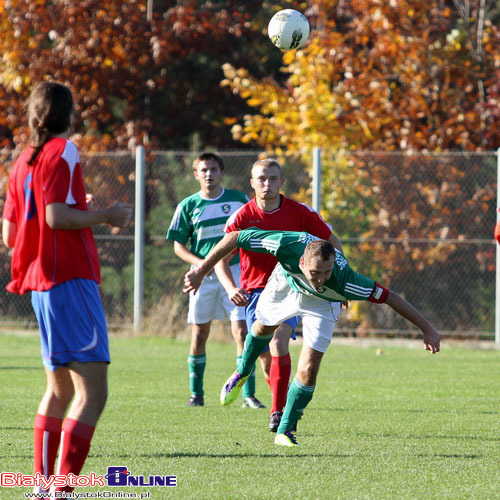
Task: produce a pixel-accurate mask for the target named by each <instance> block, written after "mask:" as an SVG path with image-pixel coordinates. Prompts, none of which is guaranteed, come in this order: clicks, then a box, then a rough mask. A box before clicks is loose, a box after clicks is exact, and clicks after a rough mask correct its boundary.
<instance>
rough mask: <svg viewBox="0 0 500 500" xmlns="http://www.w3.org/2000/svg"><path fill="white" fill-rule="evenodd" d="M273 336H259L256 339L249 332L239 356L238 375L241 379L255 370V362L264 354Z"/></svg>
mask: <svg viewBox="0 0 500 500" xmlns="http://www.w3.org/2000/svg"><path fill="white" fill-rule="evenodd" d="M272 338H273V334H272V333H271V334H270V335H260V336H258V337H256V336H255V335H254V333H253V332H252V330H250V331H249V332H248V334H247V337H246V339H245V349H243V353H242V354H241V362H240V364H239V366H238V373H239V374H240V375H242V376H243V377H246V376H247V375H250V374H251V373H252V371H254V370H255V361H257V358H258V357H259V356H260V355H261V354H262V353H263V352H264V349H265V348H266V347H267V345H268V344H269V342H270V341H271V339H272Z"/></svg>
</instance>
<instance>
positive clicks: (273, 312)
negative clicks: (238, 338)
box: [220, 269, 300, 405]
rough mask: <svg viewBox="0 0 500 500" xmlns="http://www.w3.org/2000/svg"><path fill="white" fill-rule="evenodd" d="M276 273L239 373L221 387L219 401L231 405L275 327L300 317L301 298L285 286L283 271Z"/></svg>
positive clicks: (261, 304)
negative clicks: (294, 317) (289, 319)
mask: <svg viewBox="0 0 500 500" xmlns="http://www.w3.org/2000/svg"><path fill="white" fill-rule="evenodd" d="M277 271H278V272H276V270H275V272H273V274H272V275H271V277H270V278H269V280H268V282H267V285H266V287H265V288H264V290H263V292H262V293H261V295H260V298H259V300H258V302H257V307H256V310H255V314H256V317H257V321H255V323H254V324H253V325H252V328H251V329H250V331H249V332H248V335H247V338H246V341H245V349H244V350H243V354H242V356H241V363H240V365H239V366H238V369H237V370H236V371H235V372H234V373H233V374H232V375H231V376H230V377H229V379H228V380H226V383H225V384H224V385H223V386H222V390H221V394H220V401H221V403H222V404H223V405H228V404H231V403H232V402H233V401H234V400H235V398H236V397H237V395H238V394H239V391H240V389H241V387H242V385H243V384H244V383H245V382H246V380H247V378H248V376H249V375H250V374H251V373H252V371H253V370H254V369H255V361H256V360H257V358H258V357H259V356H260V354H262V352H264V350H265V349H266V348H267V347H268V344H269V342H270V341H271V338H272V336H273V332H274V330H275V329H276V327H277V326H278V325H279V324H280V323H282V322H283V321H285V320H286V319H288V318H290V317H292V316H295V315H297V314H298V311H299V309H300V305H299V303H300V294H298V293H296V292H294V291H293V290H292V289H291V288H290V287H289V286H288V283H287V282H286V279H285V277H284V275H283V273H282V272H281V270H280V269H278V270H277Z"/></svg>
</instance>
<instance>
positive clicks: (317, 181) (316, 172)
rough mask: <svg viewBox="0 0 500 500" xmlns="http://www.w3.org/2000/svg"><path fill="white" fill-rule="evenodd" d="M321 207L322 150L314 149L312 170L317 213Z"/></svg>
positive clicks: (313, 195) (313, 196)
mask: <svg viewBox="0 0 500 500" xmlns="http://www.w3.org/2000/svg"><path fill="white" fill-rule="evenodd" d="M320 207H321V148H319V147H315V148H314V149H313V169H312V208H314V210H316V212H319V211H320Z"/></svg>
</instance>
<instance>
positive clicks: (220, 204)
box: [167, 188, 248, 265]
mask: <svg viewBox="0 0 500 500" xmlns="http://www.w3.org/2000/svg"><path fill="white" fill-rule="evenodd" d="M247 201H248V197H247V196H246V195H245V194H244V193H242V192H240V191H236V190H234V189H224V188H223V189H222V193H221V194H220V195H219V196H218V197H217V198H214V199H209V198H204V197H203V196H201V194H200V193H199V192H198V193H195V194H193V195H191V196H188V197H187V198H184V200H182V201H181V202H180V203H179V205H177V208H176V210H175V213H174V216H173V217H172V222H171V223H170V227H169V228H168V232H167V240H173V241H178V242H179V243H182V244H183V245H187V243H188V242H189V244H190V248H189V249H190V251H191V252H192V253H194V254H195V255H196V256H197V257H200V258H201V259H204V258H205V256H206V255H207V253H208V252H210V250H212V248H213V247H214V246H215V245H216V244H217V242H218V241H219V240H221V239H222V238H223V236H224V231H223V229H224V225H225V224H226V220H227V219H228V217H229V216H230V215H231V214H232V213H233V212H235V211H236V210H238V209H239V208H240V207H241V206H242V205H244V204H245V203H246V202H247ZM238 262H239V254H236V255H235V256H234V257H233V258H232V259H231V262H230V264H231V265H232V264H237V263H238Z"/></svg>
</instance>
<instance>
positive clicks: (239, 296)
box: [227, 287, 248, 307]
mask: <svg viewBox="0 0 500 500" xmlns="http://www.w3.org/2000/svg"><path fill="white" fill-rule="evenodd" d="M227 295H228V297H229V300H230V301H231V302H232V303H233V304H234V305H235V306H241V307H242V306H246V305H248V294H247V292H246V291H245V290H243V288H237V287H235V288H233V289H232V290H231V291H228V292H227Z"/></svg>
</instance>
